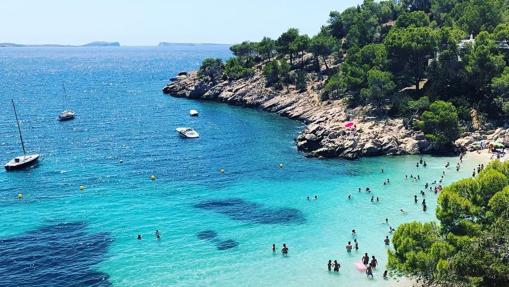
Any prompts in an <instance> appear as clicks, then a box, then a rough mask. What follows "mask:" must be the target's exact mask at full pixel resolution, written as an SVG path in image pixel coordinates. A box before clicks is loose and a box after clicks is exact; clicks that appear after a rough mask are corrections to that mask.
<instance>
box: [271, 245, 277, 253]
mask: <svg viewBox="0 0 509 287" xmlns="http://www.w3.org/2000/svg"><path fill="white" fill-rule="evenodd" d="M272 252H276V244H272Z"/></svg>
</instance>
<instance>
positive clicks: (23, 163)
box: [5, 100, 39, 171]
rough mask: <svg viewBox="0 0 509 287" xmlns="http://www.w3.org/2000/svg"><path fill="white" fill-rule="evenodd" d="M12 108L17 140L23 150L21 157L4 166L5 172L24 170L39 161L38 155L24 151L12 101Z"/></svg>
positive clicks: (16, 114) (23, 143)
mask: <svg viewBox="0 0 509 287" xmlns="http://www.w3.org/2000/svg"><path fill="white" fill-rule="evenodd" d="M11 102H12V108H13V109H14V116H15V117H16V124H17V125H18V132H19V139H20V140H21V147H22V148H23V155H22V156H17V157H15V158H13V159H11V160H10V161H9V162H8V163H6V164H5V169H6V170H7V171H11V170H19V169H25V168H27V167H30V166H32V165H34V164H36V163H37V161H38V160H39V155H38V154H28V155H27V152H26V150H25V142H24V141H23V135H22V134H21V128H20V126H19V120H18V113H17V111H16V105H15V104H14V100H11Z"/></svg>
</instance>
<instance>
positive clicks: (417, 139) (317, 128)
mask: <svg viewBox="0 0 509 287" xmlns="http://www.w3.org/2000/svg"><path fill="white" fill-rule="evenodd" d="M313 77H314V78H312V79H310V81H309V84H308V87H307V89H306V90H305V91H298V90H296V89H295V88H294V87H293V86H290V87H288V88H283V89H282V90H277V89H274V88H271V87H266V82H265V79H264V77H263V75H262V73H261V72H260V71H259V69H258V70H257V71H256V72H255V74H254V75H253V76H252V77H249V78H245V79H239V80H225V81H220V82H211V81H209V80H203V79H201V78H200V77H198V74H197V73H196V72H191V73H187V72H182V73H179V74H178V76H177V77H175V78H172V79H171V82H170V83H169V84H168V85H167V86H165V87H164V88H163V92H164V93H165V94H169V95H171V96H174V97H185V98H190V99H201V100H211V101H217V102H223V103H228V104H232V105H238V106H244V107H251V108H257V109H261V110H264V111H268V112H271V113H276V114H279V115H281V116H284V117H288V118H291V119H296V120H299V121H301V122H303V123H304V124H305V125H306V127H305V128H304V130H303V131H302V132H301V133H300V134H299V135H298V136H297V138H296V144H297V147H298V149H299V150H300V151H302V152H304V153H305V154H306V155H307V156H312V157H322V158H335V157H340V158H346V159H356V158H359V157H365V156H378V155H403V154H421V153H443V152H459V151H471V150H475V149H478V148H480V147H478V141H481V140H488V141H501V142H504V143H505V144H506V145H508V146H509V129H501V128H500V129H496V130H492V131H481V132H477V133H467V134H465V135H464V136H463V137H462V138H460V139H458V140H457V141H456V146H455V147H453V148H452V149H451V148H449V149H444V148H443V147H440V146H437V145H435V144H433V143H431V142H429V141H428V140H426V139H425V137H424V135H423V134H422V133H420V132H419V131H415V130H412V129H410V128H408V127H407V126H406V125H405V124H404V121H403V119H397V118H396V119H395V118H377V117H372V116H368V115H369V111H370V108H369V107H360V108H355V109H349V108H348V107H347V105H346V104H345V103H344V102H343V101H342V100H332V101H322V100H320V95H321V94H322V89H323V85H324V79H323V78H321V77H320V78H319V77H318V76H317V75H314V76H313ZM348 122H351V125H352V126H351V127H347V125H348V124H347V123H348Z"/></svg>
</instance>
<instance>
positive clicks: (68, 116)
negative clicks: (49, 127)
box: [58, 111, 76, 122]
mask: <svg viewBox="0 0 509 287" xmlns="http://www.w3.org/2000/svg"><path fill="white" fill-rule="evenodd" d="M74 117H76V113H74V112H73V111H63V112H61V113H60V114H59V115H58V120H59V121H61V122H64V121H69V120H72V119H74Z"/></svg>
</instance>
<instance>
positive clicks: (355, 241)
mask: <svg viewBox="0 0 509 287" xmlns="http://www.w3.org/2000/svg"><path fill="white" fill-rule="evenodd" d="M353 243H354V244H355V251H358V250H359V242H357V239H354V240H353Z"/></svg>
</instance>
